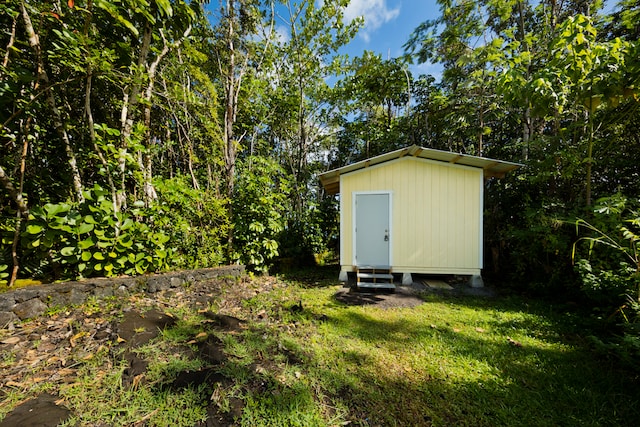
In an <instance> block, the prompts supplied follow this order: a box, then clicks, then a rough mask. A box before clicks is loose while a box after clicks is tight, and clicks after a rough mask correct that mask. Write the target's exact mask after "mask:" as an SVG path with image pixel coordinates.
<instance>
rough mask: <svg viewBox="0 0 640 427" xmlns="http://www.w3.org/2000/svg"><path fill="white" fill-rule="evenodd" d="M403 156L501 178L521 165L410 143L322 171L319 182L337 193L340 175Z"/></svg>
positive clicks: (328, 190)
mask: <svg viewBox="0 0 640 427" xmlns="http://www.w3.org/2000/svg"><path fill="white" fill-rule="evenodd" d="M405 156H412V157H419V158H422V159H429V160H435V161H439V162H444V163H451V164H457V165H464V166H471V167H475V168H480V169H482V170H483V171H484V176H485V177H487V178H489V177H496V178H502V177H504V176H505V174H506V173H507V172H511V171H512V170H514V169H517V168H519V167H520V166H522V165H521V164H519V163H512V162H505V161H503V160H495V159H489V158H486V157H477V156H470V155H467V154H460V153H452V152H450V151H441V150H434V149H432V148H424V147H419V146H417V145H412V146H411V147H407V148H402V149H400V150H396V151H392V152H390V153H386V154H382V155H380V156H376V157H372V158H370V159H367V160H362V161H360V162H357V163H353V164H350V165H347V166H343V167H341V168H338V169H333V170H330V171H327V172H324V173H322V174H320V176H319V177H320V182H321V183H322V186H323V187H324V188H325V190H327V193H329V194H338V193H339V192H340V175H344V174H347V173H350V172H354V171H357V170H360V169H364V168H368V167H370V166H374V165H378V164H381V163H385V162H389V161H391V160H396V159H400V158H402V157H405Z"/></svg>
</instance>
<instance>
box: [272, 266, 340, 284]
mask: <svg viewBox="0 0 640 427" xmlns="http://www.w3.org/2000/svg"><path fill="white" fill-rule="evenodd" d="M339 274H340V266H339V265H338V264H330V265H325V266H314V267H292V268H288V269H283V270H281V271H278V272H277V273H276V275H277V276H278V277H280V278H282V279H283V280H285V281H287V282H292V283H297V284H298V285H300V286H302V287H303V288H324V287H328V286H335V285H338V284H340V282H339V281H338V275H339Z"/></svg>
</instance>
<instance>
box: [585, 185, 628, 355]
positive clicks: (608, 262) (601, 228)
mask: <svg viewBox="0 0 640 427" xmlns="http://www.w3.org/2000/svg"><path fill="white" fill-rule="evenodd" d="M639 206H640V204H639V203H638V201H632V200H629V199H627V198H625V197H623V196H622V195H620V194H617V195H614V196H611V197H606V198H603V199H600V200H598V204H597V206H596V207H595V209H594V218H593V220H592V221H591V222H587V221H585V220H583V219H578V220H576V227H577V231H578V233H579V234H581V237H580V238H579V239H578V240H577V241H576V243H575V244H574V248H573V249H574V251H573V258H574V259H575V260H576V270H577V271H578V273H579V275H580V278H581V280H582V286H583V289H584V290H585V292H586V293H587V295H588V296H590V297H591V298H592V299H593V300H594V301H595V302H596V304H597V306H598V307H599V308H600V309H601V310H602V311H605V312H609V313H611V314H610V315H609V316H608V319H609V321H617V322H621V326H622V331H623V335H622V337H613V338H609V339H606V340H600V339H598V340H596V342H597V343H598V345H599V346H600V347H601V348H602V349H605V350H607V351H608V352H613V353H614V354H616V355H617V356H619V357H620V358H622V359H623V360H626V361H628V362H633V364H634V366H636V367H638V366H640V364H638V363H637V358H638V356H640V248H639V247H638V242H640V210H638V207H639ZM583 242H584V243H588V248H587V250H586V251H585V249H584V247H583V246H584V245H583V244H582V243H583ZM596 247H597V248H598V249H597V250H595V249H596Z"/></svg>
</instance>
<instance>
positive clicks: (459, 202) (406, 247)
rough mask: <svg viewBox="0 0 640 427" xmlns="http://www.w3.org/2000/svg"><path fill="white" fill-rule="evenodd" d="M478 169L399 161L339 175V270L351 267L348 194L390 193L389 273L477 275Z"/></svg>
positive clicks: (350, 202)
mask: <svg viewBox="0 0 640 427" xmlns="http://www.w3.org/2000/svg"><path fill="white" fill-rule="evenodd" d="M482 179H483V178H482V170H481V169H477V168H471V167H466V166H458V165H452V164H447V163H442V162H436V161H431V160H426V159H417V158H413V157H405V158H401V159H397V160H394V161H390V162H388V163H384V164H381V165H377V166H373V167H371V168H365V169H361V170H358V171H356V172H352V173H350V174H346V175H343V176H341V177H340V205H341V224H340V233H341V253H340V260H341V265H342V266H343V270H351V268H352V267H353V255H354V254H353V248H352V245H353V224H352V220H353V213H354V212H353V193H354V192H375V191H384V192H391V194H392V198H391V200H392V204H393V207H392V217H391V220H392V224H391V233H392V237H391V244H392V248H391V262H392V267H393V271H395V272H413V273H433V274H479V272H480V269H481V268H482V250H481V248H482V242H481V239H482Z"/></svg>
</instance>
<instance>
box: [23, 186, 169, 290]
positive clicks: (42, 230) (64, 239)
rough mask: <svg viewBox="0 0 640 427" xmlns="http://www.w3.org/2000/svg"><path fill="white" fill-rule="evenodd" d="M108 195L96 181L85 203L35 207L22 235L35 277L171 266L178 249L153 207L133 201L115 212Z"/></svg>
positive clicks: (135, 271) (26, 259) (140, 271)
mask: <svg viewBox="0 0 640 427" xmlns="http://www.w3.org/2000/svg"><path fill="white" fill-rule="evenodd" d="M107 195H108V193H107V192H106V191H105V190H103V189H102V188H100V187H99V186H98V185H95V186H94V187H93V188H92V189H91V190H87V191H85V194H84V196H85V201H84V202H83V203H57V204H52V203H48V204H46V205H44V206H43V207H34V208H32V209H31V211H30V215H29V221H28V222H27V224H26V227H25V229H24V230H23V232H22V233H21V240H20V245H21V247H22V257H23V259H24V261H23V262H24V268H25V270H26V271H27V272H28V273H30V274H32V275H34V276H45V277H46V276H53V277H54V278H56V279H73V278H80V277H91V276H103V275H104V276H115V275H119V274H128V275H137V274H144V273H148V272H154V271H159V270H163V269H166V268H167V267H168V266H169V262H170V260H171V259H172V255H173V252H174V250H173V249H172V248H170V247H169V246H168V245H167V243H168V241H169V236H167V235H166V234H164V233H163V232H162V231H160V230H158V229H157V227H156V226H155V225H154V222H153V220H154V215H157V214H159V213H161V212H154V211H153V209H146V208H144V207H143V205H142V204H140V203H136V204H134V208H133V209H131V211H130V212H114V210H113V203H112V201H111V200H109V199H107Z"/></svg>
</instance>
